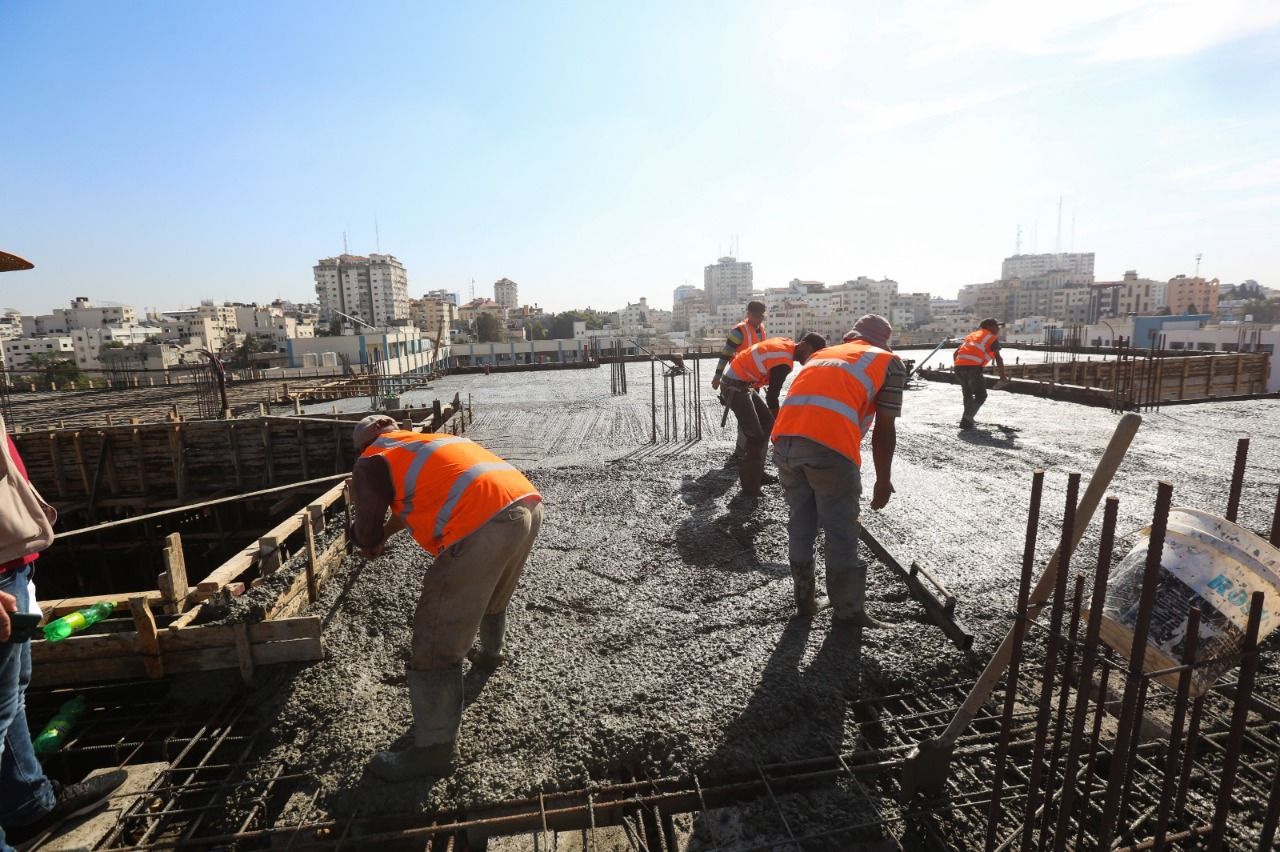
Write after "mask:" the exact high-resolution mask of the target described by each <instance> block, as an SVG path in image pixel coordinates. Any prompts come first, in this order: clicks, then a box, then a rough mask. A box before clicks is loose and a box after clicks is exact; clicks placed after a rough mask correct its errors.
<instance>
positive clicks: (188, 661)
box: [32, 638, 324, 687]
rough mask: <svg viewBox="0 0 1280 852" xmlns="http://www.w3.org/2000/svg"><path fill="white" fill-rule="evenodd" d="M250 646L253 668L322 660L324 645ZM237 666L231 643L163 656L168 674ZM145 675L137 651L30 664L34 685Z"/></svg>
mask: <svg viewBox="0 0 1280 852" xmlns="http://www.w3.org/2000/svg"><path fill="white" fill-rule="evenodd" d="M250 647H251V650H252V654H253V657H252V659H253V664H254V666H255V667H257V666H269V665H276V664H278V663H294V662H315V661H317V660H322V659H324V644H323V642H322V641H321V640H320V639H318V638H315V639H295V640H292V641H288V642H267V643H263V644H260V645H258V644H255V645H251V646H250ZM33 650H34V649H33ZM239 667H240V655H239V653H238V652H237V651H236V648H235V646H234V645H232V646H229V647H220V648H206V649H204V650H200V651H189V652H186V653H182V654H173V655H168V654H166V655H165V670H166V671H167V672H168V673H169V674H171V675H173V674H185V673H188V672H203V671H213V670H216V669H235V668H239ZM146 676H147V672H146V667H145V665H144V664H143V662H142V658H141V657H140V656H139V655H137V654H128V655H114V656H109V657H100V658H96V659H88V660H76V661H74V662H56V663H55V662H48V663H43V664H41V665H38V666H35V667H33V670H32V684H33V685H34V686H37V687H43V686H58V685H64V684H76V683H94V682H98V681H103V680H136V679H141V678H144V677H146Z"/></svg>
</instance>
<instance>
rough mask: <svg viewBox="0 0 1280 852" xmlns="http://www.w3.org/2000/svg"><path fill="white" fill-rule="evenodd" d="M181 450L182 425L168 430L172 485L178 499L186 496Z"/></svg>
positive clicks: (185, 471)
mask: <svg viewBox="0 0 1280 852" xmlns="http://www.w3.org/2000/svg"><path fill="white" fill-rule="evenodd" d="M184 455H185V454H184V453H183V451H182V427H181V426H174V427H173V428H172V429H171V430H169V460H170V462H171V464H172V467H173V487H174V489H175V490H176V491H177V495H178V499H179V500H183V499H185V498H186V496H187V465H186V461H185V459H184V458H183V456H184Z"/></svg>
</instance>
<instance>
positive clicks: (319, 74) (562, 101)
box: [0, 0, 1280, 312]
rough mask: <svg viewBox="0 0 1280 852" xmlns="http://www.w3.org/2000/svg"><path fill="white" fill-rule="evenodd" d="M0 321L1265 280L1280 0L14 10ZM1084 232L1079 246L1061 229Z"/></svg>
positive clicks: (1277, 280)
mask: <svg viewBox="0 0 1280 852" xmlns="http://www.w3.org/2000/svg"><path fill="white" fill-rule="evenodd" d="M0 35H2V36H3V42H2V43H3V48H2V49H0V86H2V87H3V89H2V91H3V102H2V103H0V158H2V162H3V178H0V249H4V250H7V251H11V252H14V253H17V254H20V255H23V256H25V257H27V258H29V259H30V260H32V261H34V262H35V263H36V265H37V269H36V270H34V271H32V272H25V273H13V274H8V275H4V276H2V277H0V306H12V307H16V308H19V309H22V310H23V311H27V312H32V311H44V310H47V309H48V308H50V307H53V306H55V305H60V304H62V303H63V302H65V300H67V299H69V298H71V297H72V296H75V295H85V296H88V297H90V298H92V299H96V300H101V301H105V300H115V301H121V302H126V303H130V304H134V305H137V306H139V307H142V306H159V307H161V308H173V307H178V306H181V305H184V304H189V303H193V302H195V301H198V300H199V299H200V298H216V299H240V300H251V299H262V300H265V299H270V298H274V297H277V296H281V297H285V298H291V299H295V300H301V301H313V300H314V298H315V291H314V286H313V279H312V275H311V267H312V265H313V264H314V262H315V261H316V259H318V258H320V257H325V256H329V255H333V254H337V253H339V252H340V251H341V250H342V235H343V232H344V231H346V232H347V234H348V239H349V241H350V247H351V250H352V251H353V252H357V253H367V252H370V251H374V250H375V249H376V245H375V228H374V223H375V219H376V221H377V222H378V225H379V229H380V235H381V247H382V250H383V251H386V252H390V253H393V254H395V255H396V256H398V257H399V258H400V259H401V261H403V262H404V264H405V266H406V267H407V268H408V270H409V284H410V295H412V296H420V295H422V294H423V293H424V292H425V291H426V290H428V289H434V288H439V287H444V288H448V289H450V290H456V291H459V292H461V293H462V295H463V296H464V298H465V297H466V296H467V295H468V291H469V287H470V282H471V280H472V279H474V280H475V292H476V294H477V295H492V284H493V281H494V280H496V279H498V278H500V277H503V276H506V277H509V278H512V279H514V280H515V281H517V282H518V283H519V284H520V296H521V301H524V302H530V303H537V304H540V305H541V306H542V307H543V308H545V309H549V310H564V309H567V308H571V307H577V306H584V305H591V306H593V307H597V308H618V307H621V306H622V305H624V304H625V303H626V302H628V301H635V300H636V299H638V298H639V297H640V296H648V297H649V299H650V301H651V302H655V303H659V304H664V305H665V304H669V302H670V300H671V291H672V289H673V288H674V287H676V286H678V285H680V284H682V283H685V282H688V283H693V284H697V285H701V283H702V269H703V266H704V265H706V264H707V263H711V262H713V261H714V260H715V258H716V257H717V256H718V255H719V254H721V253H727V252H728V251H729V250H730V245H731V241H732V240H734V239H735V238H736V241H737V245H738V247H739V251H738V254H739V257H740V258H741V259H744V260H750V261H752V262H753V263H754V264H755V276H756V284H757V286H779V285H782V284H785V283H786V282H787V281H788V280H790V279H791V278H795V277H799V278H805V279H817V280H821V281H826V282H828V283H839V282H840V281H844V280H846V279H849V278H854V277H856V276H858V275H860V274H865V275H871V276H876V277H880V276H889V277H892V278H896V279H897V280H898V281H899V282H900V283H901V285H902V287H903V288H904V289H905V290H913V291H914V290H928V291H930V292H932V293H934V294H935V295H953V294H954V293H955V292H956V290H957V289H958V287H960V286H961V285H963V284H967V283H973V282H977V281H986V280H991V279H993V278H995V277H997V276H998V274H999V271H1000V260H1001V258H1002V257H1004V256H1005V255H1008V254H1011V253H1012V252H1013V250H1014V245H1015V235H1016V229H1017V226H1018V225H1019V224H1021V225H1022V233H1023V236H1022V248H1023V251H1024V252H1030V251H1032V250H1039V251H1052V250H1054V248H1055V245H1056V244H1057V243H1058V236H1057V227H1056V223H1057V209H1058V197H1059V196H1062V197H1063V199H1064V201H1063V216H1062V226H1061V246H1062V248H1063V250H1067V249H1070V248H1072V247H1074V249H1075V250H1078V251H1095V252H1097V272H1098V275H1099V277H1103V278H1109V277H1119V276H1120V275H1121V274H1122V273H1123V272H1124V271H1125V270H1126V269H1130V268H1136V269H1138V270H1139V271H1140V272H1141V273H1142V274H1143V275H1144V276H1150V277H1153V278H1167V277H1169V276H1172V275H1175V274H1178V273H1183V272H1185V273H1188V274H1190V273H1191V272H1193V270H1194V268H1195V255H1196V253H1197V252H1203V254H1204V261H1203V265H1202V271H1203V272H1204V273H1205V274H1207V275H1210V276H1217V277H1220V278H1221V279H1222V280H1223V281H1224V282H1234V281H1238V280H1242V279H1245V278H1256V279H1258V280H1259V281H1261V282H1262V283H1263V284H1267V285H1270V286H1280V141H1278V140H1280V106H1278V105H1280V59H1278V57H1280V2H1273V0H1263V2H1257V3H1250V2H1238V0H1213V2H1207V0H1189V2H1172V0H1171V1H1170V2H1138V0H1102V1H1101V2H1094V0H1073V2H1071V3H1040V2H1034V0H1031V2H1029V0H1007V2H1006V0H998V2H976V0H961V2H956V3H949V2H905V3H904V2H901V0H894V2H885V3H853V2H847V3H832V4H813V5H808V4H801V3H798V2H784V3H777V4H774V3H748V2H741V0H735V2H725V3H710V2H700V1H699V0H695V2H688V0H683V2H675V3H670V4H667V3H657V2H645V3H630V2H629V3H622V2H607V0H606V2H601V0H593V2H582V3H567V2H546V3H541V4H525V3H508V2H496V3H487V4H478V3H444V2H438V3H429V2H407V3H385V2H367V3H361V4H356V3H341V4H339V3H322V2H315V0H308V2H298V3H287V2H277V1H276V0H273V2H267V3H263V2H243V3H241V2H227V0H218V2H213V0H208V2H201V3H197V2H159V3H147V2H136V0H128V2H125V0H118V2H104V0H96V2H85V3H70V2H50V0H3V2H0ZM1073 223H1074V224H1073Z"/></svg>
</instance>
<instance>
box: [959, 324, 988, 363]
mask: <svg viewBox="0 0 1280 852" xmlns="http://www.w3.org/2000/svg"><path fill="white" fill-rule="evenodd" d="M996 337H997V335H996V334H995V333H994V332H990V331H987V330H986V329H985V328H980V329H978V330H977V331H975V332H971V333H970V334H968V335H966V336H965V339H964V342H962V343H961V344H960V348H959V349H957V350H956V354H955V363H956V366H957V367H985V366H986V364H987V362H988V361H990V360H991V359H992V358H994V357H995V350H993V349H992V348H991V344H992V343H994V342H995V341H996Z"/></svg>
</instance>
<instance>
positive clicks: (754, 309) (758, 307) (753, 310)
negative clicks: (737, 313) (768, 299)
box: [747, 300, 764, 314]
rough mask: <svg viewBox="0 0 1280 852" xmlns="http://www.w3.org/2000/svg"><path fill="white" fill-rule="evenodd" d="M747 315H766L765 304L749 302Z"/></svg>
mask: <svg viewBox="0 0 1280 852" xmlns="http://www.w3.org/2000/svg"><path fill="white" fill-rule="evenodd" d="M747 313H749V314H762V313H764V302H758V301H754V300H753V301H750V302H747Z"/></svg>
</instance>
